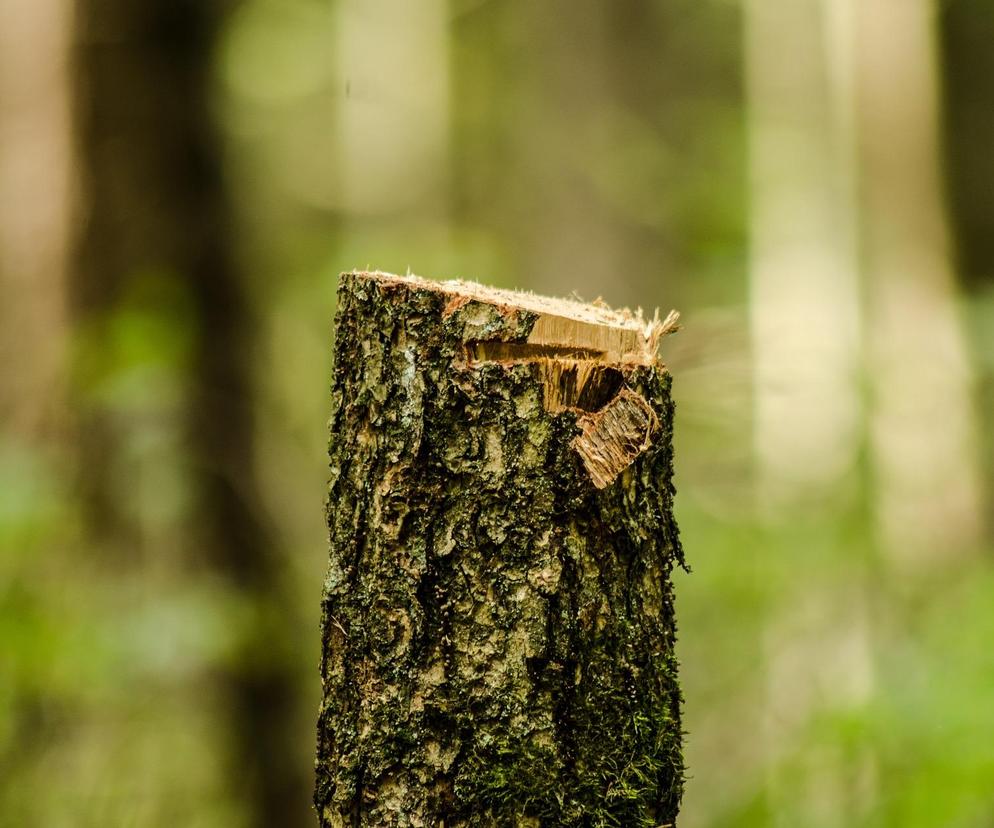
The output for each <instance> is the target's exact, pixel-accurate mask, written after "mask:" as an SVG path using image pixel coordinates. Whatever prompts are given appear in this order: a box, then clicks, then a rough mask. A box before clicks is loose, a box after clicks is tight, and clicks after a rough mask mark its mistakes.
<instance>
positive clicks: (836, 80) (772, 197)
mask: <svg viewBox="0 0 994 828" xmlns="http://www.w3.org/2000/svg"><path fill="white" fill-rule="evenodd" d="M846 7H847V3H846V2H845V0H841V1H840V2H835V3H833V2H822V0H796V2H792V3H788V4H778V3H771V2H768V0H750V2H747V3H746V4H745V9H746V57H747V77H748V104H749V109H748V113H749V149H750V171H751V176H750V179H751V188H750V195H751V204H750V210H749V214H750V219H751V228H750V236H751V244H750V248H751V251H750V252H751V263H750V286H751V297H750V303H749V309H750V316H751V321H752V346H753V356H754V360H755V375H756V379H755V382H756V389H755V394H756V423H755V429H756V432H755V444H756V456H757V462H758V466H759V479H760V484H761V488H762V492H763V494H762V496H761V498H760V502H761V503H762V504H764V505H765V506H766V507H768V508H769V509H770V510H771V511H775V510H776V509H778V508H782V507H783V506H784V505H785V503H786V504H789V503H796V502H797V500H798V499H801V500H807V501H808V502H811V501H817V500H818V499H820V498H822V497H823V496H824V495H825V493H826V492H828V491H832V488H833V487H834V486H838V484H839V482H840V480H841V479H842V477H843V476H844V475H846V474H851V473H852V471H853V467H854V465H855V461H856V455H857V452H858V449H859V446H860V442H861V440H860V436H861V435H860V428H861V424H862V423H861V411H860V399H859V394H858V378H859V348H860V294H859V274H858V269H857V257H856V229H855V222H856V220H857V215H856V209H855V202H856V195H855V175H856V170H855V163H854V157H853V155H854V153H853V148H854V142H853V134H852V115H853V112H852V82H851V77H852V67H851V65H850V61H849V60H848V56H849V55H848V51H847V48H846V47H847V46H848V45H851V37H850V36H849V34H848V32H846V31H845V28H846V24H847V23H848V21H847V20H845V19H844V18H845V16H844V15H842V14H841V10H842V9H844V8H846ZM833 10H834V12H835V14H833ZM840 16H841V17H842V18H843V19H841V20H837V19H836V18H839V17H840ZM840 40H841V44H840ZM801 274H803V276H802V275H801Z"/></svg>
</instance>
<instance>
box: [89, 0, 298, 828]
mask: <svg viewBox="0 0 994 828" xmlns="http://www.w3.org/2000/svg"><path fill="white" fill-rule="evenodd" d="M226 12H227V4H226V3H218V2H197V1H196V0H141V2H135V1H134V0H79V2H78V4H77V18H76V33H75V36H76V40H75V75H74V78H75V90H74V91H75V97H76V101H75V104H76V124H75V126H76V140H77V145H78V146H77V149H78V155H79V163H80V174H81V179H82V181H81V188H80V206H81V224H80V233H79V236H78V239H77V241H76V245H75V249H74V251H73V252H74V259H75V260H74V263H73V264H74V278H73V284H72V288H73V290H72V299H73V304H72V311H73V313H74V315H75V319H76V322H77V324H78V325H79V326H80V329H81V332H82V335H83V344H84V357H83V360H82V361H83V363H85V364H84V365H83V366H82V369H81V370H83V371H84V372H89V374H87V376H86V380H87V381H88V382H90V383H91V384H93V385H96V386H98V387H100V388H109V389H110V391H109V392H105V393H103V394H101V395H98V396H96V397H90V398H88V399H87V401H86V402H87V405H86V406H85V414H84V416H83V419H82V422H81V433H80V441H79V442H80V452H81V467H80V480H81V483H82V484H83V485H84V487H85V490H86V494H87V502H88V504H89V508H88V517H89V520H90V522H91V525H92V526H93V527H94V531H95V532H96V539H97V540H98V541H100V542H104V543H105V544H106V545H116V546H121V540H122V538H123V539H124V541H125V542H126V544H127V547H126V548H127V551H128V555H127V556H126V558H130V559H132V561H134V560H135V559H136V558H139V556H140V554H141V551H142V549H143V547H144V546H147V545H148V544H150V543H154V538H153V539H152V540H151V541H150V539H149V537H148V535H149V530H148V527H147V526H144V525H143V522H142V514H141V512H140V511H139V512H137V513H136V512H135V511H134V510H133V509H131V508H129V506H128V505H127V504H128V502H129V500H128V499H129V497H130V496H131V491H132V489H133V488H134V487H135V486H137V484H138V481H137V473H136V470H135V469H134V468H133V467H132V466H129V451H131V445H132V444H133V443H135V442H136V439H137V438H136V435H135V433H134V432H135V431H137V430H139V429H141V428H142V427H143V422H142V421H141V420H140V419H139V420H138V421H137V422H136V420H135V417H136V415H135V411H134V408H133V407H130V408H129V407H128V406H129V403H128V398H127V396H126V390H127V387H128V386H127V383H126V382H123V379H124V378H126V377H128V376H130V375H128V374H127V372H126V371H119V373H120V374H121V376H115V375H114V371H115V370H117V369H120V368H121V364H122V362H123V363H125V364H126V363H127V362H128V360H130V359H132V358H133V354H134V353H139V354H140V353H142V352H143V350H147V349H152V348H157V347H158V348H160V350H161V351H162V352H163V353H164V354H168V353H171V352H172V351H173V350H178V351H180V352H181V357H180V358H178V359H179V368H180V369H181V374H182V375H181V376H180V377H179V378H178V387H179V389H180V390H179V391H178V392H177V393H178V403H177V404H176V406H175V417H176V419H177V424H176V428H177V431H178V433H179V435H180V437H179V449H180V451H181V452H182V455H183V456H182V460H180V461H177V460H176V459H174V458H170V460H171V462H173V463H178V464H179V465H180V466H181V467H182V468H181V473H182V474H183V475H184V476H183V483H182V488H183V490H184V491H186V492H188V495H187V496H188V497H189V498H190V502H188V503H187V504H186V506H185V509H186V512H185V517H182V516H181V519H183V520H185V521H187V525H188V527H189V528H188V530H187V531H186V532H185V534H182V535H181V536H180V538H179V541H178V543H177V544H176V545H179V546H181V547H182V548H183V551H182V552H180V553H179V560H177V561H176V565H177V567H179V568H180V569H186V570H192V571H193V572H194V573H197V575H198V577H202V576H203V574H204V573H205V571H206V573H209V574H210V575H212V576H214V577H216V578H217V579H219V580H221V581H222V582H223V583H225V584H226V585H227V587H228V588H229V589H230V590H231V591H233V592H234V594H235V595H236V596H238V597H240V599H241V600H242V601H243V602H244V603H245V604H246V605H247V606H248V607H249V608H250V609H251V610H252V611H253V613H252V616H251V617H256V616H258V615H263V616H265V617H266V618H267V620H271V619H270V616H274V617H276V618H277V623H276V624H275V625H273V624H270V627H272V628H267V629H265V630H258V629H256V630H253V631H251V632H244V635H245V642H244V648H243V650H242V651H239V652H238V654H237V656H236V657H235V659H234V660H233V661H232V663H231V664H230V665H228V666H225V667H223V668H222V679H221V685H222V690H223V693H222V703H223V705H224V706H225V708H226V710H225V714H226V715H227V716H228V730H227V733H228V735H229V737H230V746H229V749H230V752H231V767H230V778H231V781H232V785H233V790H232V791H231V794H230V795H231V798H232V801H233V802H234V803H235V804H236V805H244V806H245V807H246V809H247V810H249V811H250V812H251V815H252V820H253V823H254V824H256V825H259V826H267V827H271V826H274V825H286V824H292V823H294V822H295V821H297V820H296V819H295V817H297V816H298V815H299V816H300V817H301V819H302V818H303V814H304V813H305V812H306V811H305V809H306V802H307V799H308V796H307V787H308V785H307V781H308V780H307V778H306V776H305V775H304V774H301V773H299V772H298V770H297V769H296V768H295V765H294V763H293V762H292V761H291V760H290V759H289V757H288V752H289V751H290V746H289V745H290V743H289V736H290V734H291V733H292V728H291V726H290V724H289V715H290V713H291V712H292V709H293V703H294V693H293V687H292V684H291V682H290V678H289V677H288V675H287V674H286V671H285V670H284V669H283V668H282V667H281V666H280V664H279V661H278V655H274V654H278V653H279V651H280V647H279V643H280V642H279V636H280V632H279V631H280V629H282V627H281V622H280V620H279V619H281V618H282V617H283V616H282V614H281V613H282V612H283V611H284V610H285V607H277V608H276V611H275V612H272V611H270V612H267V611H266V607H267V606H270V605H272V604H273V603H274V602H278V601H279V595H278V590H279V582H280V579H279V577H278V575H279V573H278V571H277V565H278V561H277V559H276V557H275V555H274V549H273V546H272V540H271V538H270V537H269V536H268V533H267V527H266V525H265V523H264V521H263V520H262V518H261V516H260V513H261V505H260V503H259V494H258V492H257V487H256V480H255V477H254V467H253V466H254V458H253V416H252V409H253V391H254V389H253V384H252V380H251V362H250V360H251V357H252V353H253V331H254V330H255V326H254V323H253V319H252V314H251V312H250V307H249V303H248V297H247V295H246V286H245V284H244V275H243V273H242V271H241V269H240V268H239V266H238V264H237V261H236V256H235V252H234V235H233V233H234V230H233V220H232V210H231V205H230V204H229V200H228V193H227V191H226V188H225V184H224V180H223V176H222V158H221V146H220V141H219V137H218V134H217V127H216V124H215V119H214V114H213V112H212V111H211V106H210V100H209V89H210V84H211V65H212V57H213V50H214V46H215V41H216V38H217V35H218V31H219V28H220V26H221V24H222V22H223V21H224V19H225V16H226ZM136 296H137V297H139V298H138V299H137V300H136V298H135V297H136ZM136 301H137V302H138V306H137V307H138V309H139V310H140V311H141V312H142V313H144V314H145V315H146V316H147V317H149V318H150V319H151V320H152V321H153V322H154V323H155V324H146V326H145V327H139V328H138V329H137V334H135V333H134V331H133V329H132V328H131V327H129V325H131V324H133V322H134V314H135V312H136V306H135V302H136ZM139 316H140V314H139ZM146 322H147V320H146ZM129 337H132V338H129ZM152 358H153V359H162V358H165V357H163V356H162V354H155V355H153V357H152ZM121 388H123V389H124V391H120V390H119V389H121ZM114 393H117V394H119V395H122V394H123V395H124V397H123V398H124V403H119V401H118V398H117V397H114V396H113V394H114ZM163 393H168V389H166V390H165V391H163ZM108 394H110V396H109V397H108ZM145 396H147V395H145ZM145 396H143V397H142V401H141V402H140V403H138V405H148V403H147V402H146V401H145ZM108 399H109V400H110V401H108ZM153 399H157V397H153ZM115 401H117V402H115ZM151 405H152V406H156V405H157V404H156V403H155V402H153V403H152V404H151ZM122 406H123V409H122ZM170 413H171V412H170V411H169V410H168V407H167V406H166V405H165V404H163V405H162V406H161V407H156V408H154V410H152V411H150V412H144V415H143V416H145V417H147V418H149V419H151V420H155V419H156V418H163V417H169V416H170ZM138 437H140V435H138ZM156 495H160V496H165V495H166V493H165V492H162V493H161V494H160V493H156V492H153V497H154V496H156ZM153 528H154V527H153ZM169 549H170V547H169V546H168V545H162V544H160V547H159V548H158V549H156V550H153V551H155V552H157V553H159V554H165V555H168V554H169ZM146 554H148V553H147V552H146ZM126 558H125V557H124V556H122V562H126ZM218 611H220V610H218ZM239 632H242V631H239ZM264 636H265V637H267V638H268V640H263V637H264ZM274 639H275V640H274Z"/></svg>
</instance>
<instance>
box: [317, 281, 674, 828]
mask: <svg viewBox="0 0 994 828" xmlns="http://www.w3.org/2000/svg"><path fill="white" fill-rule="evenodd" d="M447 298H448V297H446V295H445V294H443V293H441V292H439V291H436V290H431V289H428V288H425V287H421V286H417V285H411V284H405V283H397V282H393V281H388V280H384V279H381V278H378V277H376V276H375V275H371V274H345V275H344V276H343V277H342V281H341V285H340V289H339V311H338V318H337V339H336V352H335V369H334V378H333V383H332V391H333V400H334V402H333V406H334V411H333V415H332V420H331V450H330V457H331V483H330V490H329V500H328V526H329V534H330V539H331V556H330V563H329V568H328V575H327V579H326V583H325V590H324V600H323V611H324V614H323V624H322V635H323V655H322V679H323V687H324V700H323V703H322V706H321V713H320V720H319V724H318V762H317V788H316V793H315V803H316V805H317V809H318V813H319V817H320V822H321V825H322V826H325V827H326V828H331V827H332V826H335V827H336V828H337V827H338V826H342V827H343V828H344V827H345V826H348V828H353V826H397V827H398V828H400V827H401V826H404V827H405V828H406V826H445V828H456V826H481V827H482V826H515V825H520V826H541V828H546V826H548V828H552V826H578V827H579V826H590V827H591V828H593V827H594V826H658V825H665V824H667V823H673V822H674V821H675V818H676V813H677V808H678V805H679V800H680V795H681V791H682V780H683V761H682V753H681V729H680V692H679V686H678V683H677V663H676V658H675V656H674V638H675V623H674V615H673V596H672V586H671V581H670V573H671V570H672V568H673V566H674V565H675V564H678V563H682V553H681V550H680V544H679V539H678V534H677V528H676V525H675V523H674V520H673V510H672V507H673V487H672V482H671V478H672V440H671V437H672V422H673V404H672V401H671V397H670V377H669V375H668V374H667V373H666V372H665V371H664V370H663V369H662V368H661V367H658V366H642V367H633V368H626V369H624V370H623V372H622V373H623V374H624V383H625V385H626V387H628V388H631V389H633V390H635V391H637V392H638V393H639V394H641V395H642V397H643V398H644V399H645V400H646V401H648V403H649V404H650V405H651V407H652V409H653V411H654V412H655V414H656V416H657V417H658V420H659V423H660V428H659V429H658V430H657V432H656V433H655V435H654V438H653V441H652V444H651V446H650V447H649V448H648V450H646V451H645V452H643V453H642V454H641V455H640V456H639V457H638V458H637V459H636V460H635V462H634V463H633V464H632V465H631V466H629V467H628V468H627V469H626V470H625V471H624V472H623V473H622V474H621V475H620V477H618V479H616V480H615V481H614V482H613V483H612V484H611V485H609V486H607V487H606V488H604V489H601V490H598V489H596V488H595V487H594V486H593V485H592V483H591V481H590V479H589V477H588V475H587V473H586V471H585V469H584V467H583V465H582V463H581V461H580V459H579V457H578V455H577V453H576V451H575V449H574V448H573V447H572V446H571V443H572V441H573V440H574V438H575V437H576V436H577V434H578V433H579V429H578V427H577V417H578V415H582V413H583V412H577V411H575V410H565V411H562V412H559V413H555V414H553V413H550V412H549V411H547V410H546V409H545V407H544V405H543V399H542V394H543V387H542V383H541V380H540V377H539V375H538V371H537V368H536V366H535V365H533V364H527V363H524V364H514V365H508V364H502V363H496V362H492V363H482V364H472V363H468V362H467V361H466V359H465V345H466V343H470V342H475V341H481V340H483V341H489V340H501V341H507V342H523V341H524V340H525V339H526V338H527V337H528V333H529V331H530V330H531V326H532V325H533V324H534V322H535V315H534V314H532V313H528V312H525V311H521V310H517V311H510V310H508V309H506V308H504V309H501V308H498V307H495V306H492V305H488V304H486V303H484V302H479V301H470V302H466V303H463V304H460V305H458V306H456V307H453V306H452V304H450V303H449V302H447Z"/></svg>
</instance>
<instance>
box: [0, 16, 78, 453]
mask: <svg viewBox="0 0 994 828" xmlns="http://www.w3.org/2000/svg"><path fill="white" fill-rule="evenodd" d="M69 26H70V22H69V14H68V8H67V7H66V4H65V3H64V2H62V0H37V2H32V3H25V2H21V0H0V308H3V309H4V310H6V311H7V313H6V314H5V315H4V318H3V324H2V325H0V373H2V376H3V382H2V383H0V429H2V432H3V434H5V435H6V436H8V437H10V438H13V439H15V440H24V441H33V440H38V441H39V442H40V443H48V444H49V445H51V438H52V437H54V436H56V435H57V432H58V431H59V429H60V427H61V423H60V422H59V421H60V420H61V419H62V418H61V415H60V414H59V413H58V412H59V409H60V401H61V400H62V398H63V396H64V390H65V389H64V388H63V386H62V383H63V380H64V375H63V374H64V367H65V366H64V361H65V348H66V336H65V322H66V320H65V266H66V261H65V257H66V245H67V242H68V233H69V190H70V143H69V78H68V75H67V71H66V63H67V56H68V45H69V40H68V32H69Z"/></svg>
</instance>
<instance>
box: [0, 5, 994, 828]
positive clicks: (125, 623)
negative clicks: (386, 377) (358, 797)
mask: <svg viewBox="0 0 994 828" xmlns="http://www.w3.org/2000/svg"><path fill="white" fill-rule="evenodd" d="M992 148H994V3H992V2H991V0H741V2H737V1H736V0H612V2H597V1H596V0H545V2H526V1H525V0H337V2H336V1H335V0H240V2H220V1H219V2H211V1H210V0H140V2H139V1H138V0H77V2H75V3H71V2H69V0H0V372H2V373H0V377H2V382H0V553H2V554H0V824H2V825H3V826H18V827H19V828H20V827H21V826H46V828H59V826H178V825H181V826H225V828H227V827H228V826H235V827H237V826H246V828H255V827H256V826H260V827H261V826H267V827H270V826H304V825H309V824H311V823H312V821H313V820H312V817H311V815H310V813H309V801H310V786H311V776H312V763H313V751H314V738H313V726H314V721H315V717H316V709H317V703H318V694H319V686H318V669H317V664H318V655H319V654H318V649H319V641H318V611H319V597H320V591H321V584H322V580H323V577H324V569H325V561H326V548H325V528H324V524H323V518H322V501H323V498H324V489H325V480H326V461H325V441H326V419H327V416H328V414H329V405H330V404H329V394H328V385H329V371H330V357H331V352H332V320H333V315H334V310H335V288H336V278H337V274H338V273H339V272H340V271H342V270H345V269H350V268H353V267H365V266H367V265H368V266H371V267H374V268H380V269H384V270H392V271H396V272H406V271H407V270H408V268H410V269H411V270H412V271H414V272H417V273H419V274H421V275H425V276H433V277H438V278H443V277H455V276H463V277H467V278H475V279H478V280H481V281H484V282H487V283H490V284H494V285H500V286H505V287H523V288H531V289H534V290H537V291H541V292H546V293H551V294H570V293H572V292H576V293H578V294H579V295H580V296H581V297H583V298H586V299H593V298H595V297H597V296H598V295H601V296H603V297H604V298H605V299H606V300H607V301H608V302H610V303H612V304H615V305H642V306H643V307H647V308H652V307H654V306H656V305H659V306H661V307H662V308H663V310H664V311H665V310H668V309H669V308H671V307H675V308H679V309H680V310H681V311H682V312H683V314H684V321H685V325H686V327H685V330H684V331H683V332H681V333H680V334H679V335H678V336H676V337H673V338H671V339H669V340H667V341H666V342H665V343H664V347H663V354H662V355H663V358H664V359H665V360H666V361H667V362H668V364H669V365H670V366H671V368H672V370H673V373H674V375H675V380H676V383H675V393H676V395H677V404H678V421H677V484H678V488H679V494H678V498H677V505H678V518H679V520H680V523H681V526H682V530H683V537H684V543H685V546H686V549H687V554H688V558H689V560H690V561H691V563H692V566H693V570H694V571H693V574H692V575H689V576H688V575H683V574H679V575H678V576H677V578H678V582H677V590H678V610H679V616H680V620H681V633H682V635H681V641H680V645H679V652H680V656H681V660H682V663H683V679H684V685H685V694H686V698H687V703H686V723H685V725H686V728H687V730H688V733H689V735H688V738H687V758H688V762H689V767H690V773H691V779H690V780H689V783H688V787H687V793H686V798H685V807H684V818H683V820H682V825H683V826H685V828H700V827H701V826H721V827H724V826H728V827H729V828H730V827H731V826H742V827H743V828H745V827H746V826H785V828H786V827H787V826H789V827H790V828H795V827H796V826H805V828H822V826H824V827H825V828H828V827H829V826H839V827H840V828H841V826H846V828H853V826H902V828H918V826H921V828H925V827H926V826H927V827H928V828H934V827H935V826H940V825H941V826H963V828H967V826H970V827H972V826H977V827H978V828H980V827H981V826H983V827H984V828H990V826H994V568H992V552H994V538H992V534H991V520H990V518H991V514H992V505H994V500H992V495H991V492H992V483H994V438H992V436H991V435H992V434H994V151H992Z"/></svg>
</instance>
